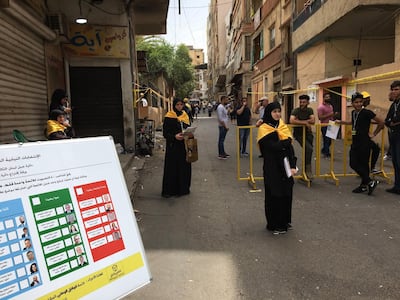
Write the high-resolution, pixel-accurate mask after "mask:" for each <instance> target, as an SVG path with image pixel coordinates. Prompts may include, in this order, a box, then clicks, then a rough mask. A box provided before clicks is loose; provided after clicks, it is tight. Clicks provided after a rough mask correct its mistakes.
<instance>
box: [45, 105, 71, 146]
mask: <svg viewBox="0 0 400 300" xmlns="http://www.w3.org/2000/svg"><path fill="white" fill-rule="evenodd" d="M64 122H65V113H64V112H63V111H61V110H59V109H53V110H52V111H51V112H50V117H49V120H48V121H47V130H46V136H47V138H48V139H49V140H62V139H69V138H70V137H69V136H68V135H67V134H66V132H65V131H66V129H67V127H66V126H65V125H64Z"/></svg>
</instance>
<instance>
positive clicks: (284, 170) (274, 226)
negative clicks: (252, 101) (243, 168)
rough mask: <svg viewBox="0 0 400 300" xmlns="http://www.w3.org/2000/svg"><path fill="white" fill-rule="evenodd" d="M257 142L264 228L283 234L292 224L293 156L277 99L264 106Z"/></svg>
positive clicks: (288, 131)
mask: <svg viewBox="0 0 400 300" xmlns="http://www.w3.org/2000/svg"><path fill="white" fill-rule="evenodd" d="M257 142H258V145H259V147H260V151H261V154H262V156H263V158H264V166H263V176H264V187H265V217H266V219H267V226H266V228H267V230H270V231H272V233H273V234H274V235H278V234H284V233H286V231H287V230H288V228H290V227H291V217H292V216H291V214H292V196H293V184H294V180H293V175H294V174H295V173H296V157H295V155H294V149H293V146H292V133H291V131H290V129H289V128H288V126H287V125H286V124H285V123H284V122H283V121H282V120H281V106H280V104H279V103H278V102H272V103H270V104H268V105H267V106H266V107H265V110H264V116H263V123H262V124H261V125H260V127H259V129H258V136H257ZM285 161H286V162H285ZM285 165H286V166H285Z"/></svg>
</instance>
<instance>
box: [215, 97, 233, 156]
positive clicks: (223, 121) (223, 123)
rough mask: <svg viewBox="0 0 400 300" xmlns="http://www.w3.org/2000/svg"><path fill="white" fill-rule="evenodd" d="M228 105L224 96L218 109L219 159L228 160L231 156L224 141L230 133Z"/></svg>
mask: <svg viewBox="0 0 400 300" xmlns="http://www.w3.org/2000/svg"><path fill="white" fill-rule="evenodd" d="M227 103H228V97H227V96H222V97H221V100H220V104H219V105H218V107H217V120H218V130H219V136H218V159H227V158H228V157H229V156H230V155H229V154H227V153H226V152H225V148H224V141H225V137H226V133H227V132H228V130H229V128H228V122H229V118H228V111H227V110H226V107H225V105H226V104H227Z"/></svg>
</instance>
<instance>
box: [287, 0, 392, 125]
mask: <svg viewBox="0 0 400 300" xmlns="http://www.w3.org/2000/svg"><path fill="white" fill-rule="evenodd" d="M293 5H294V17H293V43H292V45H293V46H292V47H293V51H294V56H295V61H296V63H295V69H296V72H295V73H296V82H297V85H296V89H298V90H299V91H298V93H302V92H304V91H307V90H308V92H309V93H312V91H313V90H314V91H316V92H315V98H314V101H315V102H314V103H313V104H312V106H313V108H316V106H317V105H318V103H320V102H321V101H322V94H323V92H324V91H329V92H330V93H331V95H332V96H333V100H334V101H333V105H334V107H335V110H337V111H339V112H340V113H341V117H342V119H347V118H349V111H350V110H351V103H350V101H349V97H350V95H351V94H352V93H353V92H354V91H356V90H357V91H363V90H366V91H368V92H369V93H370V94H371V100H372V101H371V103H372V105H371V107H370V108H371V109H373V110H374V111H375V112H376V113H377V114H378V115H381V116H383V117H384V116H385V115H386V112H387V109H388V107H389V103H388V101H387V99H388V97H387V95H388V92H389V85H390V83H391V82H392V81H393V80H395V79H400V71H399V70H400V15H399V8H400V2H399V1H398V0H357V1H355V0H335V1H333V0H312V1H310V0H308V1H305V0H297V1H293Z"/></svg>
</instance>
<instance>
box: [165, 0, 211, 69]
mask: <svg viewBox="0 0 400 300" xmlns="http://www.w3.org/2000/svg"><path fill="white" fill-rule="evenodd" d="M180 3H181V10H180V14H179V1H178V0H170V1H169V8H168V17H167V34H166V35H161V37H163V38H165V39H166V40H167V41H168V42H169V43H171V44H172V45H179V44H185V45H188V46H193V47H194V48H196V49H203V50H204V56H205V61H207V17H208V6H209V4H210V0H181V1H180Z"/></svg>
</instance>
